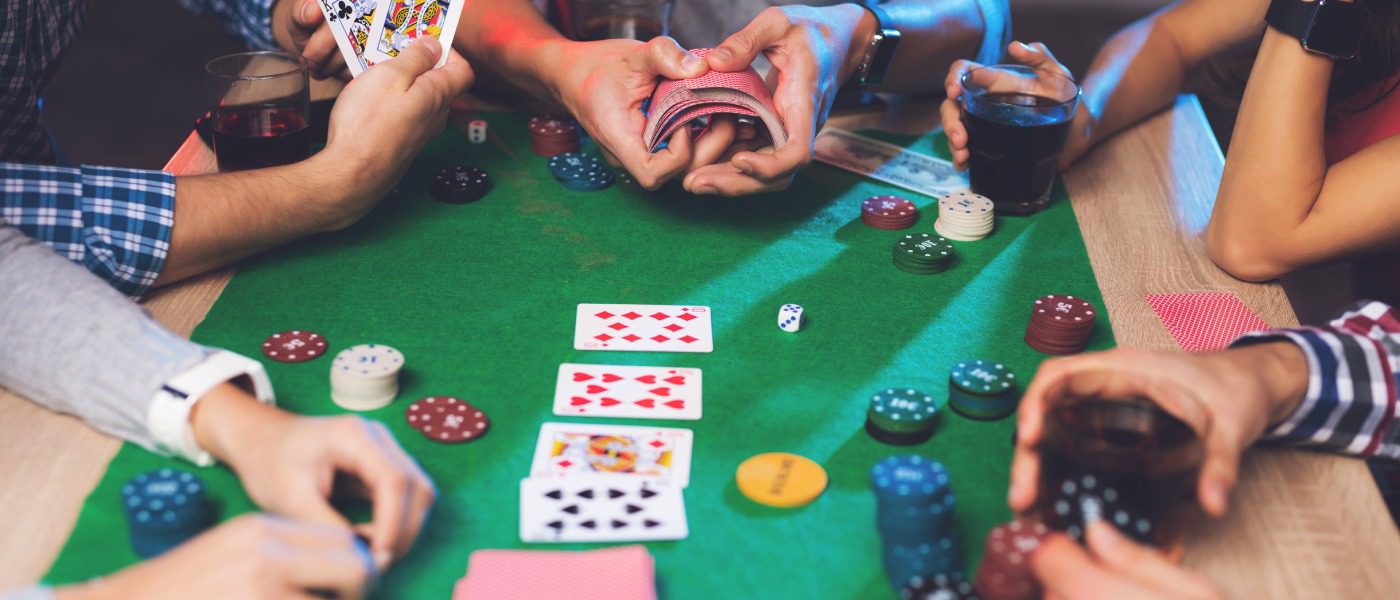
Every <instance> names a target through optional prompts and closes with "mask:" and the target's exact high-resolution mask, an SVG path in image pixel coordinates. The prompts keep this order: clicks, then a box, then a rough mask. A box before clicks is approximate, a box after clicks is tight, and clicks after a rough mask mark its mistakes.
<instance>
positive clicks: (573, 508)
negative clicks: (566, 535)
mask: <svg viewBox="0 0 1400 600" xmlns="http://www.w3.org/2000/svg"><path fill="white" fill-rule="evenodd" d="M561 510H563V511H564V512H566V513H569V514H571V515H577V514H578V513H579V512H580V509H579V507H578V505H577V504H570V505H568V506H565V507H564V508H563V509H561Z"/></svg>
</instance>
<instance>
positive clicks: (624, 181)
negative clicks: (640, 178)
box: [616, 169, 651, 194]
mask: <svg viewBox="0 0 1400 600" xmlns="http://www.w3.org/2000/svg"><path fill="white" fill-rule="evenodd" d="M616 179H617V187H619V188H622V189H624V190H627V191H629V192H632V193H634V194H650V193H651V192H650V191H649V190H647V189H646V188H644V187H642V184H640V183H638V182H637V178H636V177H633V176H632V174H631V173H628V172H627V170H626V169H622V170H619V171H618V172H617V176H616Z"/></svg>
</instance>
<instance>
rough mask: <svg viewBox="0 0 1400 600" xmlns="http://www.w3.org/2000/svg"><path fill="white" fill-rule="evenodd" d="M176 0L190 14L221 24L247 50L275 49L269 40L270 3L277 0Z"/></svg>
mask: <svg viewBox="0 0 1400 600" xmlns="http://www.w3.org/2000/svg"><path fill="white" fill-rule="evenodd" d="M177 1H178V2H179V3H180V6H183V7H185V10H188V11H190V12H192V13H195V14H201V15H203V14H212V15H214V16H216V17H218V18H219V20H220V21H223V23H224V29H226V30H228V32H229V33H232V34H234V35H236V36H238V37H240V38H243V41H244V43H246V44H248V47H249V48H252V49H254V50H270V49H274V48H276V47H277V42H276V41H275V40H273V39H272V4H273V2H276V0H177ZM288 1H291V0H288Z"/></svg>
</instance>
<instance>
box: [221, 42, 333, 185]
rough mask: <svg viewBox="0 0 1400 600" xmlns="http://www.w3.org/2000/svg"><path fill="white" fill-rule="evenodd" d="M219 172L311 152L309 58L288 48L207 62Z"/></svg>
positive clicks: (271, 163)
mask: <svg viewBox="0 0 1400 600" xmlns="http://www.w3.org/2000/svg"><path fill="white" fill-rule="evenodd" d="M204 72H205V81H206V82H207V83H208V86H209V98H210V101H211V102H212V103H213V109H211V110H210V111H209V113H210V114H209V116H210V117H211V118H212V119H213V126H212V129H213V132H214V136H213V137H214V155H215V156H217V157H218V160H219V170H220V171H238V170H243V169H257V168H262V167H272V166H277V165H285V164H290V163H294V162H297V161H299V160H303V159H305V158H306V157H308V156H311V131H310V129H308V128H307V124H308V123H309V121H310V119H308V117H307V113H308V108H309V105H310V92H309V82H308V79H307V69H306V62H305V61H304V60H302V58H301V57H300V56H297V55H295V54H289V53H286V52H240V53H238V54H229V55H227V56H221V57H219V58H216V59H214V60H211V61H209V63H208V64H206V65H204Z"/></svg>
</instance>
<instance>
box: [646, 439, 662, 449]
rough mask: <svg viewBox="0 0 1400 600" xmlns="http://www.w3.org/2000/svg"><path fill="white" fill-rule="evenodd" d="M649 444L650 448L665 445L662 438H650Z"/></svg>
mask: <svg viewBox="0 0 1400 600" xmlns="http://www.w3.org/2000/svg"><path fill="white" fill-rule="evenodd" d="M649 445H650V446H651V447H652V448H660V447H662V446H665V445H666V442H664V441H662V440H652V441H651V442H650V444H649Z"/></svg>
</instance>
